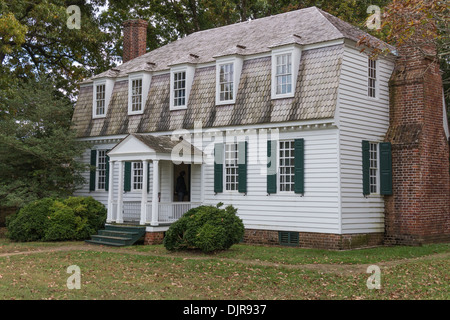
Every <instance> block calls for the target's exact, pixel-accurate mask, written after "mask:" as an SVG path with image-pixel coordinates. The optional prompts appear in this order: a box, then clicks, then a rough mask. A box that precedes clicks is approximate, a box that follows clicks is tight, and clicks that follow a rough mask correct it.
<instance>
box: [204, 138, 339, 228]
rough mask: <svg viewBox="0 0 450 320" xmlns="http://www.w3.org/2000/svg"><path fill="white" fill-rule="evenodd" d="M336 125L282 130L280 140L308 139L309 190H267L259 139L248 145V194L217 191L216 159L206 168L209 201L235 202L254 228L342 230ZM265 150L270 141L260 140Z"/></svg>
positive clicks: (306, 175) (242, 215)
mask: <svg viewBox="0 0 450 320" xmlns="http://www.w3.org/2000/svg"><path fill="white" fill-rule="evenodd" d="M337 132H338V131H337V129H319V130H305V131H289V132H283V131H280V140H285V139H286V140H287V139H299V138H303V139H305V194H304V196H303V197H302V196H301V195H298V194H295V193H294V192H278V193H277V194H271V195H267V182H266V181H267V177H266V170H267V166H266V164H264V163H261V161H260V158H258V155H257V150H258V144H255V143H249V144H248V163H249V164H248V166H247V194H246V195H245V194H243V193H239V192H237V191H226V190H225V189H224V192H223V193H218V194H214V170H213V165H212V164H207V165H206V168H205V194H204V202H205V203H206V204H212V205H215V204H217V203H219V202H223V203H224V205H225V206H226V205H229V204H232V205H233V206H235V207H236V208H237V209H238V214H239V216H240V217H241V219H242V220H243V221H244V225H245V226H246V228H249V229H265V230H284V231H300V232H323V233H338V232H339V227H340V226H339V224H340V222H339V210H338V208H339V197H338V187H339V180H338V153H337V138H338V136H337ZM260 152H262V154H263V155H264V156H265V155H266V154H267V145H266V144H261V150H260ZM277 190H279V186H277Z"/></svg>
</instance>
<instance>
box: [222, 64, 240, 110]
mask: <svg viewBox="0 0 450 320" xmlns="http://www.w3.org/2000/svg"><path fill="white" fill-rule="evenodd" d="M242 64H243V59H242V57H240V56H238V55H235V56H231V57H230V56H228V57H225V58H217V61H216V104H217V105H226V104H233V103H235V101H236V93H237V89H238V87H239V80H240V78H241V71H242Z"/></svg>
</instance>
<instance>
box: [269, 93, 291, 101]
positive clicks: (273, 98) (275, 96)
mask: <svg viewBox="0 0 450 320" xmlns="http://www.w3.org/2000/svg"><path fill="white" fill-rule="evenodd" d="M290 98H294V94H293V93H289V94H279V95H273V96H272V97H271V99H272V100H278V99H290Z"/></svg>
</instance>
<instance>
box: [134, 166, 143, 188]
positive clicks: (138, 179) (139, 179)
mask: <svg viewBox="0 0 450 320" xmlns="http://www.w3.org/2000/svg"><path fill="white" fill-rule="evenodd" d="M132 172H133V175H132V179H133V180H132V182H133V190H142V185H143V181H144V169H143V165H142V162H132Z"/></svg>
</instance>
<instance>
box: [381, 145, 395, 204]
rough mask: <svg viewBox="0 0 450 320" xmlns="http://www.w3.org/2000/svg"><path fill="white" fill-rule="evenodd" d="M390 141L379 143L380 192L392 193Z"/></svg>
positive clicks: (384, 193)
mask: <svg viewBox="0 0 450 320" xmlns="http://www.w3.org/2000/svg"><path fill="white" fill-rule="evenodd" d="M391 149H392V147H391V143H390V142H382V143H380V194H383V195H389V196H390V195H392V151H391Z"/></svg>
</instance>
